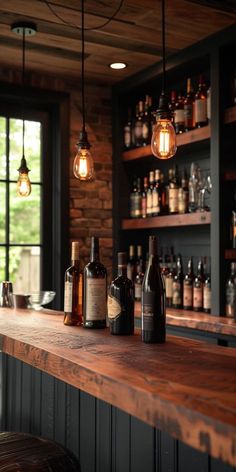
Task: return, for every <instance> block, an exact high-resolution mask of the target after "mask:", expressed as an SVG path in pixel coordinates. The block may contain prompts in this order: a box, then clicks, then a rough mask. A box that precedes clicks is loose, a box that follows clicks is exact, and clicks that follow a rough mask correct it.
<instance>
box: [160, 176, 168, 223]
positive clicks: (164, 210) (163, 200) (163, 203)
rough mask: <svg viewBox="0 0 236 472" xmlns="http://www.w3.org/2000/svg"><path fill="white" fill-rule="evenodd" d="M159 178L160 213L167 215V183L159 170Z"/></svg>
mask: <svg viewBox="0 0 236 472" xmlns="http://www.w3.org/2000/svg"><path fill="white" fill-rule="evenodd" d="M160 178H161V180H160V194H161V215H167V213H168V200H167V187H168V184H167V182H165V177H164V174H163V172H161V177H160Z"/></svg>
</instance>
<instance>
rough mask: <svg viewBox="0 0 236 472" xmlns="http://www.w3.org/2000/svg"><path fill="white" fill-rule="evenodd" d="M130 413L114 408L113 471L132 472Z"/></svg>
mask: <svg viewBox="0 0 236 472" xmlns="http://www.w3.org/2000/svg"><path fill="white" fill-rule="evenodd" d="M130 423H131V418H130V415H128V414H127V413H124V411H122V410H119V409H118V408H113V409H112V471H113V472H130V430H131V424H130Z"/></svg>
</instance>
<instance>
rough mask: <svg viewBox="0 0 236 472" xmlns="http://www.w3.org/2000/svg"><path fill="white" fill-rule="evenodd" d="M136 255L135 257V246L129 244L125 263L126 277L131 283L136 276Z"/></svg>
mask: <svg viewBox="0 0 236 472" xmlns="http://www.w3.org/2000/svg"><path fill="white" fill-rule="evenodd" d="M136 270H137V268H136V257H135V247H134V245H133V244H131V245H130V246H129V260H128V263H127V277H128V279H130V280H131V281H132V282H133V283H134V280H135V277H136Z"/></svg>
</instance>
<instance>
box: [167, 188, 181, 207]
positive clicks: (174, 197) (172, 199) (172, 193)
mask: <svg viewBox="0 0 236 472" xmlns="http://www.w3.org/2000/svg"><path fill="white" fill-rule="evenodd" d="M178 196H179V189H178V188H171V187H170V188H169V212H170V213H178Z"/></svg>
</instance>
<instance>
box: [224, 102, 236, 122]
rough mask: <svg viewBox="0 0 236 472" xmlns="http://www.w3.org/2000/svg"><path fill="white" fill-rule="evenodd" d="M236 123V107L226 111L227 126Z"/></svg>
mask: <svg viewBox="0 0 236 472" xmlns="http://www.w3.org/2000/svg"><path fill="white" fill-rule="evenodd" d="M235 121H236V105H235V106H233V107H229V108H227V109H226V110H225V115H224V122H225V124H229V123H234V122H235Z"/></svg>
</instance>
